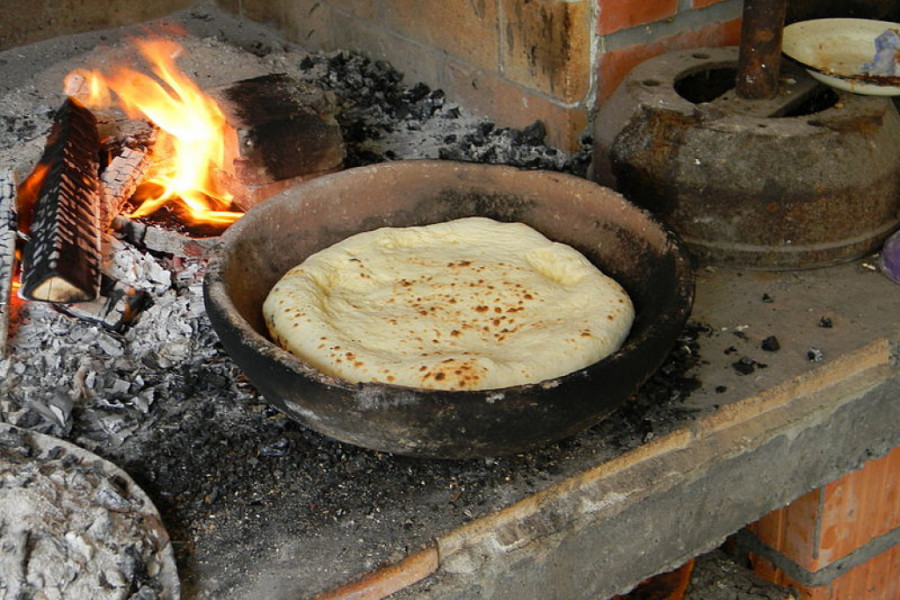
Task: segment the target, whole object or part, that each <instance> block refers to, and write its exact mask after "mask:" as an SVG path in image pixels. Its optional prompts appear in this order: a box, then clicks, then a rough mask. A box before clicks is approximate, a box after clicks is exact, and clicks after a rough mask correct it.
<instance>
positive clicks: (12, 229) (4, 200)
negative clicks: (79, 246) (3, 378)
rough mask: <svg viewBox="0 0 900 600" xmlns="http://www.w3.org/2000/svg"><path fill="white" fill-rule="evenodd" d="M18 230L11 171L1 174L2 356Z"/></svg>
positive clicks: (14, 189) (0, 340) (0, 288)
mask: <svg viewBox="0 0 900 600" xmlns="http://www.w3.org/2000/svg"><path fill="white" fill-rule="evenodd" d="M17 230H18V225H17V219H16V185H15V181H14V179H13V177H12V174H10V173H5V174H0V358H2V357H4V356H6V339H7V336H8V333H9V302H10V297H11V294H12V284H13V277H14V275H15V272H16V235H17Z"/></svg>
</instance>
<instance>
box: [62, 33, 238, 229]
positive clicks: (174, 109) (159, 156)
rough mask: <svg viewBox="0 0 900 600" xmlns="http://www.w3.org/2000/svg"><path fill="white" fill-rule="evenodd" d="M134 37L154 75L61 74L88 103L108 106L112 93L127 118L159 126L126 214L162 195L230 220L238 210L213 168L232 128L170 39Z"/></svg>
mask: <svg viewBox="0 0 900 600" xmlns="http://www.w3.org/2000/svg"><path fill="white" fill-rule="evenodd" d="M134 44H135V46H136V47H137V48H138V50H139V51H140V53H141V55H142V56H143V57H144V58H145V59H146V60H147V61H148V63H149V64H150V68H151V71H152V72H153V74H155V75H156V78H153V77H151V76H149V75H147V74H145V73H142V72H139V71H136V70H133V69H130V68H127V67H124V66H119V67H117V68H116V69H115V71H114V72H113V73H112V74H110V75H104V74H102V73H100V72H98V71H92V70H76V71H74V72H72V73H70V74H69V75H68V76H67V78H66V82H65V89H66V90H67V91H73V92H75V91H77V90H80V89H83V88H84V87H86V88H87V90H88V94H87V96H86V98H85V105H86V106H87V107H88V108H90V109H93V110H105V109H109V108H110V107H111V106H113V102H114V101H115V100H118V106H120V107H121V108H122V109H123V110H124V111H125V113H126V114H127V115H128V116H129V117H130V118H131V119H135V120H141V119H146V120H148V121H149V122H151V123H152V124H153V125H155V126H156V127H158V128H159V135H158V137H157V139H156V143H155V148H156V150H155V152H154V157H153V161H152V164H151V166H150V169H149V171H148V173H147V176H146V180H145V182H144V183H142V184H141V185H140V186H139V187H138V189H137V190H136V191H135V194H134V197H135V198H136V199H137V200H138V202H137V206H136V208H135V209H134V210H133V211H132V212H131V213H130V214H129V215H128V216H129V217H130V218H139V217H143V216H146V215H149V214H151V213H153V212H154V211H156V210H158V209H159V208H160V207H162V206H163V205H165V204H166V203H168V202H179V203H181V204H182V205H183V207H184V208H185V209H186V210H181V211H179V214H180V215H184V217H185V218H186V219H188V220H189V221H191V222H200V223H203V222H211V223H217V224H222V225H226V224H230V223H232V222H234V221H235V220H236V219H238V218H240V216H241V214H242V213H241V212H239V211H235V210H231V209H232V199H233V195H232V194H231V193H230V192H229V191H228V190H227V189H225V186H224V185H223V184H222V183H221V178H220V177H217V175H216V173H217V172H218V171H221V170H222V169H224V168H225V166H226V164H227V163H226V158H227V157H228V156H233V154H234V147H235V145H236V134H235V132H234V130H233V129H232V128H231V127H230V126H229V125H228V124H227V123H226V120H225V115H224V114H223V112H222V110H221V108H220V107H219V105H218V104H217V103H216V102H215V100H213V99H212V98H211V97H210V96H208V95H207V94H205V93H203V92H202V91H201V90H200V88H199V87H198V86H197V84H196V83H194V81H193V80H191V79H190V78H189V77H187V76H186V75H184V74H183V73H182V72H181V71H180V70H179V69H178V67H177V66H176V64H175V58H176V57H177V56H178V54H179V53H180V52H181V47H180V46H179V45H178V44H177V43H175V42H174V41H172V40H165V39H140V40H135V41H134Z"/></svg>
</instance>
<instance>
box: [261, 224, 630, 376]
mask: <svg viewBox="0 0 900 600" xmlns="http://www.w3.org/2000/svg"><path fill="white" fill-rule="evenodd" d="M263 314H264V316H265V321H266V324H267V326H268V329H269V332H270V334H271V336H272V338H273V340H274V341H275V342H276V343H277V344H279V345H280V346H282V347H283V348H285V349H287V350H289V351H290V352H292V353H294V354H296V355H297V356H298V357H300V358H301V359H303V360H304V361H305V362H307V363H309V364H310V365H312V366H313V367H315V368H317V369H319V370H321V371H322V372H324V373H327V374H330V375H333V376H336V377H340V378H342V379H345V380H347V381H349V382H360V381H378V382H383V383H392V384H397V385H404V386H412V387H421V388H434V389H447V390H481V389H494V388H503V387H508V386H514V385H520V384H526V383H536V382H540V381H544V380H547V379H552V378H554V377H558V376H561V375H565V374H567V373H570V372H572V371H575V370H578V369H581V368H583V367H586V366H588V365H590V364H592V363H594V362H596V361H598V360H600V359H601V358H603V357H605V356H607V355H608V354H610V353H612V352H614V351H615V350H617V349H618V348H619V347H620V346H621V345H622V343H623V342H624V340H625V338H626V336H627V335H628V331H629V330H630V328H631V324H632V321H633V319H634V308H633V306H632V303H631V300H630V299H629V297H628V294H627V293H626V292H625V290H624V289H623V288H622V287H621V286H620V285H619V284H618V283H617V282H615V281H614V280H613V279H611V278H610V277H608V276H606V275H604V274H603V273H601V272H600V271H599V270H598V269H597V268H596V267H595V266H594V265H593V264H591V262H590V261H588V260H587V259H586V258H585V257H584V256H583V255H582V254H581V253H579V252H577V251H576V250H575V249H573V248H571V247H570V246H567V245H565V244H560V243H557V242H553V241H551V240H549V239H547V238H546V237H545V236H543V235H542V234H540V233H539V232H537V231H535V230H534V229H532V228H531V227H529V226H527V225H524V224H522V223H501V222H498V221H494V220H491V219H487V218H482V217H470V218H465V219H458V220H455V221H447V222H444V223H437V224H434V225H427V226H421V227H406V228H382V229H378V230H375V231H368V232H365V233H360V234H357V235H354V236H351V237H349V238H347V239H345V240H343V241H341V242H339V243H337V244H335V245H333V246H331V247H329V248H326V249H324V250H322V251H320V252H317V253H316V254H313V255H312V256H310V257H309V258H307V259H306V260H305V261H304V262H303V263H302V264H300V265H298V266H297V267H295V268H293V269H291V270H290V271H289V272H288V273H287V274H285V275H284V277H283V278H282V279H281V280H280V281H279V282H278V283H277V284H276V285H275V287H274V288H273V289H272V290H271V292H270V293H269V295H268V297H267V299H266V301H265V304H264V306H263Z"/></svg>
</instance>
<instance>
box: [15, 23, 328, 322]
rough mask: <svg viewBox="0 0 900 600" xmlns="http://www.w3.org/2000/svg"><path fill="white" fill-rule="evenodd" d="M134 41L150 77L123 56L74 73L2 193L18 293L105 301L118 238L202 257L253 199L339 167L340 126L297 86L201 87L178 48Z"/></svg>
mask: <svg viewBox="0 0 900 600" xmlns="http://www.w3.org/2000/svg"><path fill="white" fill-rule="evenodd" d="M131 45H132V46H133V47H134V49H136V50H137V53H138V55H139V56H140V58H141V59H142V61H143V62H145V63H146V65H145V66H146V67H147V68H148V70H149V74H148V73H146V72H143V71H140V70H136V69H134V68H131V67H130V66H127V65H126V64H123V63H122V62H121V61H120V62H117V63H116V64H115V65H113V66H112V67H109V68H107V69H105V70H99V69H97V70H95V69H90V68H76V69H74V70H71V71H70V72H69V73H68V75H67V76H66V77H65V79H64V86H63V89H64V92H65V95H66V100H65V102H64V103H63V105H62V106H61V107H60V108H59V109H58V110H57V111H56V113H55V115H54V119H53V124H52V128H51V131H50V134H49V135H48V138H47V141H46V145H45V148H44V153H43V156H42V157H41V159H40V161H39V162H38V164H37V165H36V166H35V168H34V170H33V171H32V173H31V174H30V175H29V176H28V177H27V178H26V179H25V180H24V182H23V183H22V184H21V185H19V186H18V188H15V187H11V188H10V190H11V194H12V196H13V198H14V200H13V201H12V202H9V203H7V204H9V205H10V206H9V207H8V209H7V213H8V214H7V216H10V220H11V222H17V223H18V233H19V234H20V235H21V236H22V237H24V238H27V243H26V244H25V245H24V247H23V249H22V250H21V252H17V254H16V258H17V259H21V264H22V269H21V276H20V279H21V284H20V285H19V284H18V283H16V284H14V285H15V288H16V289H18V290H19V295H20V296H21V297H22V298H24V299H26V300H43V301H49V302H54V303H59V304H67V305H69V304H83V303H91V302H95V303H96V302H97V301H98V299H99V300H100V301H101V302H102V303H104V304H106V305H108V304H109V299H110V297H111V296H110V293H109V290H111V289H116V288H117V281H116V279H115V278H114V277H112V278H110V273H109V270H110V266H111V265H110V263H114V262H115V261H116V260H117V259H116V253H115V247H116V246H117V244H118V245H120V244H121V241H120V240H121V239H125V240H126V241H127V242H129V243H132V244H134V245H137V246H138V247H142V248H146V249H150V250H155V251H158V252H161V253H164V254H172V255H175V256H203V255H205V253H206V252H207V251H208V249H209V248H210V247H211V246H212V245H214V240H215V237H216V236H217V235H218V234H220V233H221V232H222V231H223V230H224V229H225V228H227V227H228V226H229V225H230V224H231V223H233V222H234V221H235V220H237V219H238V218H240V217H241V215H242V214H243V213H244V211H245V210H246V209H247V208H249V207H250V206H252V205H253V204H255V203H257V202H260V201H262V200H263V199H265V198H266V197H268V196H269V195H271V194H273V193H275V192H277V191H279V190H280V189H281V188H282V187H284V186H286V185H290V184H293V183H295V182H297V181H298V180H302V179H304V178H307V177H308V176H315V175H316V174H318V173H320V172H327V171H329V170H334V169H335V168H339V167H340V164H341V161H342V159H343V146H342V144H341V135H340V129H339V128H338V126H337V123H336V121H334V119H333V118H332V117H331V115H330V113H329V112H328V110H326V109H324V108H323V105H322V104H321V102H319V98H318V96H316V95H314V94H311V93H310V92H309V90H308V89H307V88H303V87H302V86H301V85H300V84H299V83H298V82H297V81H295V80H293V79H291V78H289V77H285V76H278V75H266V76H261V77H257V78H255V79H248V80H242V81H237V82H233V83H231V84H229V85H226V86H223V87H219V88H216V89H213V90H206V91H204V90H201V88H200V87H199V85H198V84H197V83H196V82H195V81H194V80H192V79H191V78H190V77H189V76H187V75H186V74H185V73H183V72H182V71H181V70H180V69H179V68H178V66H177V65H176V59H177V58H178V57H179V56H180V55H181V53H182V52H183V49H182V47H181V46H180V45H179V44H178V43H177V42H175V41H174V40H172V39H169V38H143V39H138V38H135V39H132V40H131ZM307 152H308V153H309V154H310V156H312V158H311V159H310V158H305V157H304V156H303V154H304V153H307ZM273 165H274V166H273ZM7 195H9V194H7ZM13 212H17V213H18V214H17V215H15V216H12V213H13ZM160 232H161V233H160ZM114 238H118V239H114ZM205 240H212V242H210V243H207V242H206V241H205ZM112 269H113V270H115V267H114V265H113V266H112ZM5 271H13V272H14V271H15V267H10V268H7V269H5ZM101 288H103V290H105V291H101ZM134 296H135V295H134V294H133V293H131V291H129V290H128V289H118V290H117V291H115V292H114V293H112V297H115V298H121V299H125V301H126V302H129V303H130V301H131V300H133V298H134ZM81 308H83V307H81ZM108 308H109V307H108V306H107V308H104V309H103V311H104V312H106V311H107V309H108ZM90 312H91V313H94V312H95V311H94V310H91V311H90ZM132 312H133V311H132V310H131V309H130V308H129V307H127V306H125V307H119V309H117V310H116V311H115V313H116V314H117V315H120V314H130V313H132ZM103 320H104V321H105V319H103ZM113 321H114V326H116V327H118V326H119V325H120V323H119V320H118V317H114V319H113Z"/></svg>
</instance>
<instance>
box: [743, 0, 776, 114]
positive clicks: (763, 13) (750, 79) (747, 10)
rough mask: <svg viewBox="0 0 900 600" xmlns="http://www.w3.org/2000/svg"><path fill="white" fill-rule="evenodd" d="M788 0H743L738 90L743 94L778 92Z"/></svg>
mask: <svg viewBox="0 0 900 600" xmlns="http://www.w3.org/2000/svg"><path fill="white" fill-rule="evenodd" d="M786 14H787V0H744V14H743V21H742V22H741V47H740V54H739V55H738V72H737V78H736V80H735V91H736V92H737V95H738V96H740V97H741V98H746V99H748V100H766V99H770V98H774V97H775V95H776V94H777V93H778V72H779V69H780V66H781V37H782V32H783V31H784V19H785V15H786Z"/></svg>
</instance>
